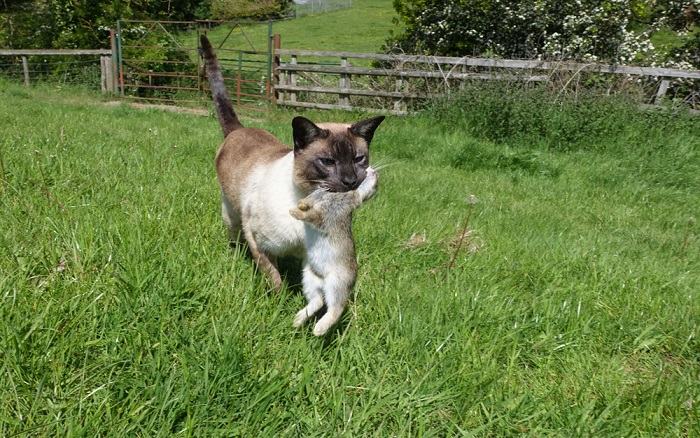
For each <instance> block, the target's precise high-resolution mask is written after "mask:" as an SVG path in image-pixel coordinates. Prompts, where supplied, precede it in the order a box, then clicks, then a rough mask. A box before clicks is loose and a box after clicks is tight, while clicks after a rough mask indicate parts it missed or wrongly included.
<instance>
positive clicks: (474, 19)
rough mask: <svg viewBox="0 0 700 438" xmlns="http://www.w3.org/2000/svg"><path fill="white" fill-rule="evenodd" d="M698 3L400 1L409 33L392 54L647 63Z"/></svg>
mask: <svg viewBox="0 0 700 438" xmlns="http://www.w3.org/2000/svg"><path fill="white" fill-rule="evenodd" d="M698 6H700V1H698V0H686V1H678V0H658V1H654V2H651V1H645V0H577V1H571V2H562V1H559V0H516V1H501V0H484V1H479V2H473V1H469V0H457V1H455V0H395V1H394V7H395V8H396V11H397V12H398V15H399V17H400V19H401V20H402V21H403V22H404V24H405V32H404V33H403V34H402V35H399V36H398V37H394V38H392V39H390V40H389V41H388V46H387V48H389V49H391V48H398V49H400V50H403V51H406V52H411V53H413V52H423V53H428V54H441V55H453V56H465V55H488V56H500V57H516V58H538V57H539V58H553V59H577V60H584V61H596V60H603V61H610V62H620V63H640V62H648V63H651V62H653V61H657V62H658V61H659V60H657V59H654V51H653V45H652V44H651V42H650V35H651V33H652V32H654V31H656V30H658V29H660V28H661V27H664V28H670V29H673V30H678V31H681V30H684V29H686V28H687V27H688V26H693V25H694V23H695V22H696V20H697V9H698Z"/></svg>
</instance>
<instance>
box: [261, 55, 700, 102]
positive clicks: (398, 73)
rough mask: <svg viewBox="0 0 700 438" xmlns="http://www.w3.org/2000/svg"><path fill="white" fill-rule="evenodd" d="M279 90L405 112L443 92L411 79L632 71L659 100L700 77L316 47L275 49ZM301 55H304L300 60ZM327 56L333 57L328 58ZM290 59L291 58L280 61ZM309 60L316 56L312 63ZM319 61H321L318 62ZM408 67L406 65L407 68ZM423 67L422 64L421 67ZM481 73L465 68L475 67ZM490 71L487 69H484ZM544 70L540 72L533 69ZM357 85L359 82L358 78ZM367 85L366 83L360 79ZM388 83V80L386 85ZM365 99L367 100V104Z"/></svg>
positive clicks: (294, 96) (289, 96)
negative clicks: (648, 80)
mask: <svg viewBox="0 0 700 438" xmlns="http://www.w3.org/2000/svg"><path fill="white" fill-rule="evenodd" d="M274 55H275V60H276V62H275V78H277V80H276V82H275V91H276V93H277V96H278V97H277V103H278V104H280V105H287V106H300V107H309V108H324V109H346V110H354V109H358V110H365V111H367V110H368V111H386V109H385V108H367V107H356V106H354V105H352V103H351V101H350V96H361V97H376V98H387V99H393V101H394V104H393V110H390V111H389V112H393V113H399V114H402V113H405V112H406V105H405V102H406V101H407V100H409V101H410V100H415V99H425V98H431V97H435V96H436V95H439V94H440V93H434V92H433V93H430V92H415V91H407V90H405V89H404V88H405V87H404V85H405V83H404V81H405V80H407V79H424V80H429V79H433V80H438V81H444V82H445V83H447V82H448V81H453V82H454V81H464V80H498V81H527V82H530V81H536V82H541V81H548V80H550V75H551V73H553V72H559V71H564V72H573V73H581V72H587V73H604V74H617V75H632V76H643V77H654V78H660V80H661V82H660V84H659V86H658V89H657V91H656V94H655V97H654V101H655V103H659V102H660V101H661V99H663V97H664V95H665V94H666V91H667V90H668V88H669V85H670V79H674V78H686V79H700V71H698V70H679V69H671V68H656V67H635V66H626V65H611V64H596V63H588V64H586V63H577V62H552V61H538V60H513V59H491V58H471V57H462V58H456V57H446V56H422V55H389V54H374V53H355V52H335V51H317V50H293V49H281V48H275V53H274ZM300 58H306V59H307V61H306V62H301V61H300ZM328 58H331V59H333V61H327V59H328ZM283 59H287V60H288V61H287V62H282V60H283ZM308 59H313V60H312V61H308ZM319 59H321V60H322V61H318V60H319ZM351 59H358V60H363V61H361V62H363V63H365V64H368V61H374V62H375V64H377V63H378V64H379V65H382V64H386V65H387V67H386V68H379V67H377V66H373V67H361V66H354V65H352V63H351V62H350V61H349V60H351ZM407 65H408V66H410V67H406V66H407ZM422 66H423V67H422ZM478 68H480V69H482V70H481V71H467V70H468V69H469V70H474V69H478ZM483 69H486V70H487V71H483ZM536 71H541V72H542V74H534V73H533V72H536ZM307 74H316V75H318V74H321V75H335V76H337V86H332V85H329V84H328V83H327V82H326V83H323V84H321V83H313V82H314V81H313V79H312V80H311V81H309V80H307V81H306V84H301V85H300V83H299V79H300V78H306V76H305V75H307ZM359 77H364V78H367V77H384V78H394V79H395V82H394V87H393V88H394V89H393V90H388V89H376V88H372V89H367V88H360V87H353V78H355V79H357V78H359ZM354 82H355V83H356V84H357V82H359V81H357V80H355V81H354ZM362 82H364V84H365V85H366V83H367V81H362ZM386 84H387V82H386V81H385V86H386ZM316 94H322V95H328V94H335V95H337V96H338V97H337V101H336V102H333V103H331V102H328V99H327V98H326V99H324V100H325V101H324V102H319V101H318V100H319V99H315V100H316V101H313V100H306V101H303V100H301V96H306V97H307V98H311V97H312V96H313V95H316ZM365 103H366V102H365Z"/></svg>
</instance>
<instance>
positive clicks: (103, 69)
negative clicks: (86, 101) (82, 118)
mask: <svg viewBox="0 0 700 438" xmlns="http://www.w3.org/2000/svg"><path fill="white" fill-rule="evenodd" d="M105 58H106V56H100V91H101V92H102V94H104V93H106V92H107V65H106V63H105Z"/></svg>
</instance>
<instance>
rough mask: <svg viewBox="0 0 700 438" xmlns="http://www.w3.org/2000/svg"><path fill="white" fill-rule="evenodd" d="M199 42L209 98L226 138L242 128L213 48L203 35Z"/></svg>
mask: <svg viewBox="0 0 700 438" xmlns="http://www.w3.org/2000/svg"><path fill="white" fill-rule="evenodd" d="M200 42H201V44H202V52H201V53H202V58H204V65H205V66H206V68H207V78H208V79H209V88H210V89H211V97H212V100H213V101H214V107H215V108H216V114H217V116H218V117H219V124H220V125H221V129H222V130H223V131H224V137H226V136H227V135H228V134H229V133H230V132H231V131H234V130H236V129H239V128H242V127H243V125H242V124H241V122H240V120H238V116H237V115H236V112H235V111H234V110H233V105H232V104H231V98H230V97H229V95H228V91H226V86H225V85H224V76H223V75H222V74H221V67H220V65H219V61H218V59H216V54H215V53H214V48H213V47H212V46H211V43H210V42H209V39H208V38H207V37H206V36H204V35H202V36H201V38H200Z"/></svg>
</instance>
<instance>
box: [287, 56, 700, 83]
mask: <svg viewBox="0 0 700 438" xmlns="http://www.w3.org/2000/svg"><path fill="white" fill-rule="evenodd" d="M278 54H279V55H292V54H296V55H297V56H319V57H346V58H356V59H371V60H375V61H393V62H413V63H426V64H448V65H465V66H471V67H491V68H515V69H531V70H555V71H556V70H561V71H575V72H580V71H585V72H594V73H612V74H629V75H635V76H666V77H674V78H689V79H700V70H680V69H673V68H656V67H635V66H627V65H613V64H593V63H591V64H582V63H576V62H553V61H539V60H521V59H494V58H470V57H462V58H458V57H449V56H423V55H387V54H380V53H355V52H332V51H318V50H290V49H284V50H283V49H280V50H279V51H278Z"/></svg>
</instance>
